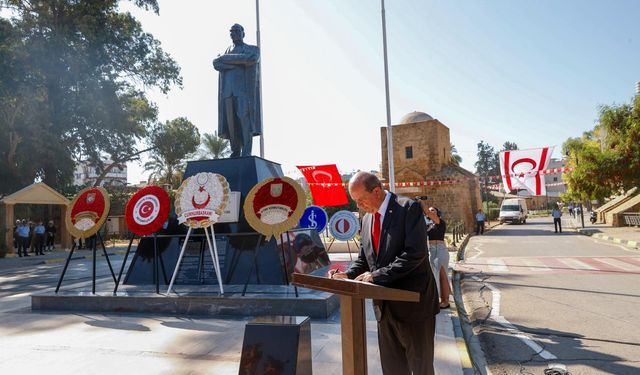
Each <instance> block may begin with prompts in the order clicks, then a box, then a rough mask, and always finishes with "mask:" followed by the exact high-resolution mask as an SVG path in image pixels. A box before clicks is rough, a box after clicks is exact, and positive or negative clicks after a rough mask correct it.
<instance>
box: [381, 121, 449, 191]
mask: <svg viewBox="0 0 640 375" xmlns="http://www.w3.org/2000/svg"><path fill="white" fill-rule="evenodd" d="M392 132H393V133H392V136H393V165H394V169H395V175H396V177H398V173H399V172H400V171H402V170H403V169H408V170H411V171H414V172H415V173H417V174H418V175H421V176H426V175H429V174H431V173H434V172H438V171H439V170H440V169H442V168H443V167H444V166H445V165H447V164H449V162H450V161H451V143H450V138H449V128H447V127H446V126H444V125H443V124H442V123H440V121H438V120H430V121H423V122H416V123H412V124H402V125H393V127H392ZM380 138H381V146H382V176H383V178H384V179H386V180H388V178H389V159H388V157H387V128H386V127H382V128H380ZM407 147H411V148H412V150H413V158H411V159H408V158H407V157H406V148H407Z"/></svg>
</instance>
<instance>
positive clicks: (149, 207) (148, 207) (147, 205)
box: [139, 202, 153, 217]
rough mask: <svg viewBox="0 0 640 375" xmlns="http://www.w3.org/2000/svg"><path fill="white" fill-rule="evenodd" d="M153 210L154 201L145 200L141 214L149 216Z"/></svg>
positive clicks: (141, 207)
mask: <svg viewBox="0 0 640 375" xmlns="http://www.w3.org/2000/svg"><path fill="white" fill-rule="evenodd" d="M152 212H153V203H152V202H144V203H143V204H142V206H140V211H139V213H140V216H142V217H148V216H149V215H151V213H152Z"/></svg>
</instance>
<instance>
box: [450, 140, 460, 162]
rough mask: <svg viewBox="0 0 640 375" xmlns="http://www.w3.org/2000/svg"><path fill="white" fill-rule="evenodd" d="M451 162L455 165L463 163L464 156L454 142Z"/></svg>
mask: <svg viewBox="0 0 640 375" xmlns="http://www.w3.org/2000/svg"><path fill="white" fill-rule="evenodd" d="M451 162H452V163H453V164H455V165H460V163H462V156H460V155H459V154H458V149H456V145H454V144H453V143H451Z"/></svg>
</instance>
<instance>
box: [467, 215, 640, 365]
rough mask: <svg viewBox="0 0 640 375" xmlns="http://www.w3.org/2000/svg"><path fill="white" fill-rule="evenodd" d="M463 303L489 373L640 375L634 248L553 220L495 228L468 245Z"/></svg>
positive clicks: (639, 262)
mask: <svg viewBox="0 0 640 375" xmlns="http://www.w3.org/2000/svg"><path fill="white" fill-rule="evenodd" d="M465 258H466V259H465V261H464V263H461V264H459V265H458V270H459V271H461V272H463V297H464V299H465V305H466V309H467V311H468V312H470V313H471V314H472V315H473V318H474V319H475V321H476V325H475V328H474V331H475V333H476V335H478V338H479V339H480V342H481V346H482V349H483V351H484V353H485V357H486V360H487V363H488V367H489V369H490V370H491V372H492V373H493V374H494V375H495V374H520V373H523V374H543V373H544V370H545V369H547V368H549V367H556V368H563V367H564V368H566V369H567V370H568V371H569V372H570V373H571V374H572V375H581V374H618V375H624V374H638V373H640V340H638V338H639V337H640V328H639V324H638V321H639V320H640V298H638V297H640V292H639V288H638V285H639V282H640V252H638V251H634V250H629V249H626V248H624V247H623V246H619V245H615V244H610V243H606V242H602V241H598V240H595V239H592V238H590V237H586V236H583V235H580V234H576V233H575V232H573V231H572V232H571V233H569V232H568V231H565V232H564V233H561V234H556V233H554V232H553V224H552V221H551V218H546V219H533V220H529V221H528V222H527V224H525V225H501V226H498V227H496V228H495V229H494V230H492V231H490V232H488V233H486V234H485V235H483V236H476V237H472V238H471V239H470V241H469V243H468V245H467V248H466V256H465Z"/></svg>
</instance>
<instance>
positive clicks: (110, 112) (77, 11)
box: [0, 0, 182, 192]
mask: <svg viewBox="0 0 640 375" xmlns="http://www.w3.org/2000/svg"><path fill="white" fill-rule="evenodd" d="M118 3H119V2H118V1H115V0H104V1H73V0H43V1H37V2H34V1H27V0H0V7H4V8H7V9H8V12H10V14H11V15H12V18H11V19H10V20H7V19H4V18H0V134H3V135H5V134H6V135H7V136H6V137H2V140H0V192H12V191H15V190H16V189H17V188H19V187H22V186H24V185H26V184H28V183H31V182H33V180H34V179H35V178H41V179H43V180H44V182H45V183H47V184H48V185H50V186H52V187H53V188H56V189H57V188H61V187H63V186H64V185H65V184H68V183H69V182H70V180H71V179H72V176H73V170H74V167H75V164H76V163H77V162H80V161H90V162H91V163H93V164H94V165H98V166H101V163H102V162H103V160H105V159H107V158H109V159H112V160H116V161H118V160H123V158H125V157H126V156H128V155H132V154H135V153H136V152H137V149H136V144H137V142H136V141H138V140H141V139H144V138H145V137H146V136H147V135H148V132H147V129H149V128H151V127H152V125H153V124H155V122H156V118H157V109H156V108H155V106H154V105H153V104H152V103H150V102H149V101H148V100H147V98H146V96H145V94H144V93H143V91H141V89H140V88H143V87H144V88H148V87H157V88H159V89H160V90H161V91H162V92H165V93H166V92H167V91H168V90H169V89H170V87H171V86H173V85H181V82H182V81H181V78H180V75H179V72H180V69H179V67H178V65H177V64H176V62H175V61H174V60H173V59H171V58H170V57H169V56H168V55H167V54H166V53H165V52H164V51H163V50H162V49H161V48H160V43H159V42H158V41H157V40H155V39H154V38H153V36H152V35H151V34H148V33H145V32H144V31H143V30H142V27H141V25H140V23H139V22H138V21H137V20H136V19H135V18H133V16H132V15H131V14H129V13H119V12H118ZM134 3H135V4H136V5H137V6H139V7H142V8H145V9H149V10H153V11H155V12H156V13H157V12H158V5H157V2H156V1H155V0H135V2H134Z"/></svg>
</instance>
